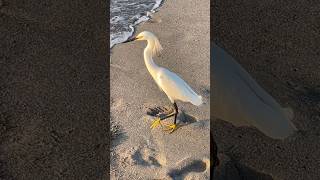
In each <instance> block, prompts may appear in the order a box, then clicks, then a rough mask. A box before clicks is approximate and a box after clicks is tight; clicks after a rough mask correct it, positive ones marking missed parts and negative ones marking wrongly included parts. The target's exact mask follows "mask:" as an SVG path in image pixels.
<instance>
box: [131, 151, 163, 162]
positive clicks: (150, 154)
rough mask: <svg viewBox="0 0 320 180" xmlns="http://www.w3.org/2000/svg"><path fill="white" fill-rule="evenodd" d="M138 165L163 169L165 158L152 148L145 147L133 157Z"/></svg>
mask: <svg viewBox="0 0 320 180" xmlns="http://www.w3.org/2000/svg"><path fill="white" fill-rule="evenodd" d="M131 157H132V159H133V161H134V162H135V164H136V165H141V166H146V167H161V166H162V163H163V160H162V159H163V158H161V156H160V155H159V154H158V153H157V152H156V151H155V150H154V149H152V148H147V147H143V148H141V149H138V150H136V151H135V152H134V154H133V155H132V156H131Z"/></svg>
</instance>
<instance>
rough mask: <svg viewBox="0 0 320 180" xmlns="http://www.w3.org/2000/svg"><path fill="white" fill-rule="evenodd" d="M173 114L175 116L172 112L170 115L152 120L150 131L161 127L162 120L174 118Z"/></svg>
mask: <svg viewBox="0 0 320 180" xmlns="http://www.w3.org/2000/svg"><path fill="white" fill-rule="evenodd" d="M175 114H176V113H175V112H172V113H170V114H168V115H166V116H164V117H157V118H155V119H154V120H153V122H152V124H151V126H150V128H151V129H154V128H156V127H158V126H159V125H161V126H162V124H161V121H162V120H164V119H167V118H169V117H172V116H174V115H175Z"/></svg>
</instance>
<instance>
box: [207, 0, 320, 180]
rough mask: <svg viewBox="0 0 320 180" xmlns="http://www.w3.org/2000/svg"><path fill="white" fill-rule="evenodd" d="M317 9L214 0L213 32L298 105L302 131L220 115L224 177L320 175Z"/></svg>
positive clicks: (278, 94)
mask: <svg viewBox="0 0 320 180" xmlns="http://www.w3.org/2000/svg"><path fill="white" fill-rule="evenodd" d="M318 9H319V4H318V3H315V2H311V1H290V2H284V1H281V2H280V1H264V2H262V1H259V2H258V1H246V2H243V3H234V1H231V0H227V1H216V2H215V4H214V7H213V15H214V16H213V20H214V22H213V23H214V26H213V28H214V39H215V40H216V42H217V43H219V44H220V45H221V46H222V47H223V48H225V49H226V50H227V51H228V52H229V53H230V54H231V55H232V56H233V57H234V58H235V59H236V60H237V61H238V62H239V63H240V64H241V65H242V66H243V67H244V68H245V69H246V70H247V71H248V72H249V73H250V74H251V76H252V77H254V78H255V79H256V81H257V82H258V83H259V84H260V85H261V86H262V87H263V88H264V89H266V90H267V91H268V92H269V93H270V94H271V95H272V96H273V97H274V98H275V99H277V101H278V102H279V103H281V104H282V105H283V106H288V107H291V108H292V109H293V110H294V113H295V118H294V119H293V123H294V124H295V125H296V127H297V128H298V129H299V130H300V131H299V132H298V133H296V134H295V135H293V136H292V137H289V138H288V139H285V140H283V141H281V140H273V139H271V138H268V137H266V136H264V135H263V134H262V133H260V132H259V131H257V130H256V129H254V128H247V127H234V126H232V125H231V124H230V123H227V122H225V121H222V120H214V121H213V122H211V128H212V129H213V132H214V137H215V140H216V142H217V145H218V147H219V157H220V159H221V161H222V163H221V166H220V167H219V168H221V169H227V170H226V171H223V170H222V171H220V172H221V173H224V174H225V176H224V179H232V180H237V179H263V180H264V179H267V180H269V179H273V180H291V179H299V180H300V179H301V180H302V179H303V180H315V179H319V178H320V171H319V157H320V151H319V148H320V135H319V132H320V89H319V87H320V84H319V82H320V72H319V67H320V61H319V48H318V47H319V40H318V39H319V35H318V33H315V32H316V31H315V25H316V24H318V20H317V19H319V14H318V13H316V12H318ZM315 14H316V15H315ZM213 93H214V92H213ZM221 169H220V170H221ZM226 172H228V175H226ZM239 174H241V175H239ZM217 179H218V178H217Z"/></svg>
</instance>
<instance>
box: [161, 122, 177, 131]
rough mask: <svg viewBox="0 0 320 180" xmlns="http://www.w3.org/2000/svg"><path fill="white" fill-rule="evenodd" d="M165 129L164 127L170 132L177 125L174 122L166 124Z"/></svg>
mask: <svg viewBox="0 0 320 180" xmlns="http://www.w3.org/2000/svg"><path fill="white" fill-rule="evenodd" d="M166 127H167V128H166V129H164V130H165V131H169V133H172V132H173V131H175V130H176V129H177V128H178V127H177V125H176V124H169V125H166Z"/></svg>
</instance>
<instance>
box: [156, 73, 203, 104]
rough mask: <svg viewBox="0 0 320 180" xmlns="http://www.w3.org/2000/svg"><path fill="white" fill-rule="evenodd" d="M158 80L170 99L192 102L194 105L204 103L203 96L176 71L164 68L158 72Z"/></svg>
mask: <svg viewBox="0 0 320 180" xmlns="http://www.w3.org/2000/svg"><path fill="white" fill-rule="evenodd" d="M157 81H158V83H159V86H160V87H161V89H162V90H163V91H164V92H165V93H166V94H167V96H168V97H169V98H170V99H172V100H180V101H184V102H190V103H192V104H194V105H200V104H202V98H201V96H199V95H197V93H195V92H194V91H193V90H192V89H191V87H190V86H189V85H188V84H187V83H186V82H185V81H184V80H183V79H181V78H180V77H179V76H178V75H176V74H175V73H173V72H171V71H169V70H167V69H165V68H162V69H161V70H160V71H159V72H158V74H157Z"/></svg>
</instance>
